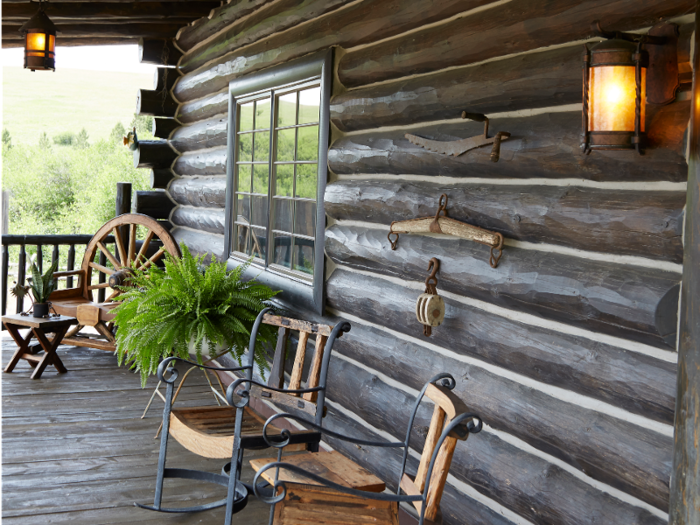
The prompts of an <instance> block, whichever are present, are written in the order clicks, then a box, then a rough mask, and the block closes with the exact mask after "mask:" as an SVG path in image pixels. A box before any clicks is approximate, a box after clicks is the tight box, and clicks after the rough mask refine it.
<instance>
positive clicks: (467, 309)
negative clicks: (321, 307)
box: [326, 268, 676, 424]
mask: <svg viewBox="0 0 700 525" xmlns="http://www.w3.org/2000/svg"><path fill="white" fill-rule="evenodd" d="M438 276H439V274H438ZM421 291H422V290H412V289H410V288H405V287H403V286H400V285H397V284H394V283H390V282H388V281H386V280H385V279H381V278H378V277H370V276H366V275H361V274H357V273H354V272H349V271H347V270H343V269H342V268H337V269H336V270H335V271H334V272H333V275H331V277H330V279H329V280H328V281H327V283H326V294H327V295H326V298H327V299H326V300H327V304H328V306H329V307H331V308H333V309H335V310H337V311H339V312H341V315H342V313H343V312H347V313H352V315H354V316H357V317H360V318H361V319H365V320H366V321H369V322H373V323H376V322H379V323H381V324H382V325H383V326H386V327H389V328H391V329H392V330H397V331H399V332H402V333H405V334H407V335H410V336H413V337H416V338H422V337H423V336H422V333H423V325H421V324H419V323H418V321H417V320H416V315H415V304H416V299H417V298H418V295H419V294H420V292H421ZM439 291H440V285H438V292H439ZM443 300H444V301H445V305H446V310H447V312H446V316H445V321H444V322H443V324H441V325H440V327H438V328H434V329H433V333H432V336H431V338H430V343H431V344H434V345H438V346H440V347H443V348H446V349H448V351H450V352H453V353H455V354H460V355H464V356H467V357H470V358H471V357H475V358H477V359H482V360H484V361H486V362H487V363H492V364H494V365H497V366H499V367H501V368H504V369H506V370H512V371H513V372H516V373H518V374H522V375H524V376H527V377H531V378H533V379H535V380H536V381H540V382H541V383H544V384H548V385H553V386H557V387H560V388H565V389H567V390H572V391H574V392H577V393H579V394H582V395H584V396H588V397H592V398H595V399H599V400H601V401H604V402H606V403H610V404H611V405H613V406H619V407H621V408H624V409H625V410H628V411H630V412H632V413H635V414H640V415H643V416H645V417H649V418H651V419H655V420H657V421H661V422H663V423H667V424H672V422H673V415H674V403H675V384H676V365H675V364H674V363H669V362H667V361H661V360H659V359H655V358H652V357H649V356H646V355H643V354H639V353H637V352H631V351H628V350H624V349H621V348H618V347H615V346H611V345H608V344H605V343H600V342H594V341H591V340H590V339H585V338H583V337H580V336H576V335H571V334H567V333H562V332H555V331H553V330H549V329H546V328H541V327H537V326H532V325H526V324H523V323H519V322H517V321H512V320H510V319H507V318H504V317H500V316H498V315H494V314H492V313H488V312H485V311H483V310H480V309H478V308H475V307H473V306H469V305H466V304H464V303H461V302H458V301H455V300H453V299H450V298H449V297H443ZM353 329H354V328H353Z"/></svg>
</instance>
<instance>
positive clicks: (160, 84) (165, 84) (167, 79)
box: [153, 67, 182, 91]
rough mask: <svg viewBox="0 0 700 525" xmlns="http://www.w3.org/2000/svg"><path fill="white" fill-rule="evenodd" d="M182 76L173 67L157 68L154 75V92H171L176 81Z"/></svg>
mask: <svg viewBox="0 0 700 525" xmlns="http://www.w3.org/2000/svg"><path fill="white" fill-rule="evenodd" d="M181 76H182V73H180V72H179V71H178V70H177V69H175V68H172V67H157V68H156V70H155V72H154V73H153V90H154V91H163V89H165V90H166V91H170V90H171V89H172V88H173V86H174V85H175V81H176V80H177V79H178V78H180V77H181Z"/></svg>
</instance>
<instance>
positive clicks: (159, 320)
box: [114, 245, 277, 386]
mask: <svg viewBox="0 0 700 525" xmlns="http://www.w3.org/2000/svg"><path fill="white" fill-rule="evenodd" d="M181 250H182V258H181V259H177V258H174V257H172V256H170V255H168V254H166V260H165V268H164V269H161V268H157V267H151V268H149V269H148V271H144V270H134V274H133V276H132V277H131V278H130V282H129V287H128V288H124V290H125V292H124V293H123V294H122V295H121V296H120V300H121V301H122V303H121V304H120V305H119V306H118V307H117V308H116V317H115V318H114V322H115V324H116V326H117V333H116V340H117V355H118V359H119V364H120V365H121V364H122V363H123V362H124V361H126V362H130V363H131V368H132V369H135V370H138V371H139V372H140V373H141V383H142V385H144V386H145V384H146V379H147V378H148V376H149V375H151V374H155V373H156V371H157V369H158V364H159V363H160V362H161V360H162V359H165V358H166V357H170V356H177V357H181V358H183V359H188V358H189V354H190V348H193V349H194V353H195V354H196V358H197V361H198V362H200V363H202V351H203V349H204V348H205V347H206V350H207V351H208V352H209V354H210V355H213V353H214V351H215V349H216V348H217V346H219V347H221V346H223V347H224V348H225V349H226V350H228V351H229V352H231V354H232V355H233V356H234V357H235V358H236V359H237V360H238V362H239V363H240V362H241V358H242V356H243V354H244V352H245V350H246V348H247V346H248V341H249V338H250V332H251V330H252V326H253V322H254V321H255V318H256V317H257V315H258V314H259V313H260V311H261V310H262V309H263V308H265V307H266V306H269V304H268V301H269V300H270V299H271V298H272V297H273V296H274V295H275V294H276V293H277V292H273V291H272V290H271V289H270V288H269V287H267V286H265V285H263V284H260V283H257V282H255V281H248V282H244V281H242V280H241V275H242V273H243V271H244V270H245V268H246V267H247V265H243V266H239V267H238V268H236V269H235V270H231V271H228V270H227V269H226V262H218V261H216V259H215V258H212V262H211V264H209V266H207V267H205V266H204V264H203V256H197V257H194V256H192V254H191V253H190V251H189V250H188V249H187V246H185V245H182V246H181ZM276 335H277V332H276V330H275V329H274V328H273V327H271V326H269V325H266V324H263V325H261V327H260V331H259V332H258V338H257V346H256V353H255V360H256V364H257V365H258V367H259V368H260V372H261V374H262V373H263V372H264V369H265V367H267V361H266V359H265V356H264V355H263V352H261V351H259V350H262V347H263V345H265V344H266V343H268V342H272V341H274V340H275V338H276Z"/></svg>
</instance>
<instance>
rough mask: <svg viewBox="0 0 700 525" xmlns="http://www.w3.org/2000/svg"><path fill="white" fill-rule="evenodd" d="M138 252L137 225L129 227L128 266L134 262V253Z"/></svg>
mask: <svg viewBox="0 0 700 525" xmlns="http://www.w3.org/2000/svg"><path fill="white" fill-rule="evenodd" d="M135 251H136V224H135V223H134V224H131V225H129V253H128V255H127V259H126V260H127V266H131V265H132V263H133V262H134V252H135Z"/></svg>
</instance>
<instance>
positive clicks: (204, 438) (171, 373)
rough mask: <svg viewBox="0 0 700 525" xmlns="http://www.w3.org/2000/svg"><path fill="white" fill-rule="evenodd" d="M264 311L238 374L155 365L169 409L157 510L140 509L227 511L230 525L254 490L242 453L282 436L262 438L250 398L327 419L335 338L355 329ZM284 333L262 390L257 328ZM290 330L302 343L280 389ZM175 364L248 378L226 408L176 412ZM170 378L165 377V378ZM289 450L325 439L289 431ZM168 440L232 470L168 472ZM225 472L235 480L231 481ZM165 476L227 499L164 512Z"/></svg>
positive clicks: (228, 395) (229, 397) (310, 432)
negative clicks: (309, 355) (211, 488)
mask: <svg viewBox="0 0 700 525" xmlns="http://www.w3.org/2000/svg"><path fill="white" fill-rule="evenodd" d="M270 310H271V309H270V308H266V309H264V310H263V311H262V312H260V314H259V315H258V317H257V319H256V320H255V324H254V325H253V330H252V333H251V336H250V344H249V348H248V356H247V364H246V365H245V366H241V367H237V368H218V367H217V368H215V367H209V366H203V365H199V364H197V363H192V362H190V361H186V360H184V359H180V358H176V357H170V358H168V359H165V360H163V362H162V363H161V364H160V366H159V367H158V378H159V379H160V380H161V381H163V382H164V383H165V384H166V393H165V409H164V411H163V431H162V435H161V444H160V455H159V458H158V473H157V478H156V493H155V498H154V503H153V505H142V504H140V503H137V505H138V506H139V507H141V508H144V509H148V510H155V511H159V512H198V511H202V510H208V509H213V508H217V507H221V506H224V505H226V507H227V511H226V522H225V523H226V525H230V524H231V516H232V515H233V514H234V513H236V512H238V511H240V510H242V509H243V508H244V507H245V505H246V503H247V498H248V494H249V492H252V486H251V485H247V484H245V483H243V482H241V481H240V473H241V466H242V460H243V452H244V451H245V449H261V448H267V447H269V446H270V445H269V444H268V441H269V440H270V439H272V440H273V441H274V438H272V437H270V436H272V435H273V434H277V435H278V436H280V435H281V434H282V430H281V429H279V428H277V427H275V426H274V425H268V429H267V431H268V438H267V440H266V439H265V438H264V437H263V427H264V425H265V420H264V419H262V418H261V417H260V416H258V415H257V414H256V413H255V412H253V411H252V410H251V409H250V408H249V407H248V403H249V401H250V396H251V395H252V396H255V397H259V398H260V399H262V400H268V401H271V402H273V403H275V404H277V405H279V406H283V407H286V408H287V409H290V410H295V411H299V412H300V413H303V414H306V415H308V416H311V417H313V418H314V421H315V423H316V424H317V425H318V426H319V427H320V426H321V422H322V418H323V415H324V402H325V389H326V377H327V375H328V363H329V361H330V355H331V349H332V347H333V343H334V342H335V340H336V338H337V337H340V335H342V333H343V332H347V331H349V330H350V324H349V323H347V322H343V323H339V324H338V325H336V326H335V328H331V327H330V326H328V325H322V324H313V323H308V322H305V321H299V320H296V319H290V318H287V317H279V316H275V315H272V314H270V313H269V311H270ZM261 323H265V324H268V325H273V326H278V327H280V330H279V336H278V341H277V348H276V351H275V357H274V361H273V365H272V371H271V374H270V378H269V380H268V384H267V385H265V384H262V383H259V382H257V381H255V380H254V379H253V367H254V363H255V361H254V357H255V355H254V354H255V341H256V338H257V334H258V330H259V328H260V324H261ZM291 330H297V331H298V332H299V343H298V345H297V352H296V356H295V360H294V366H293V369H292V374H291V379H290V383H289V385H288V387H287V388H286V389H284V388H283V379H284V363H285V357H286V356H285V353H286V352H285V349H286V343H287V341H288V338H289V336H290V331H291ZM311 335H315V337H316V345H315V354H314V358H313V362H312V363H311V367H310V371H309V374H308V380H307V387H306V388H301V379H302V371H303V369H304V361H305V356H306V346H307V343H308V340H309V336H311ZM176 361H182V362H185V363H189V364H191V365H193V366H197V367H199V368H201V369H205V370H213V371H218V372H222V371H231V372H244V373H245V376H244V378H243V379H241V380H238V381H235V382H234V383H232V384H231V385H230V386H229V387H228V389H227V391H226V399H227V402H228V404H229V406H208V407H197V408H183V409H173V408H172V400H173V390H174V383H175V381H176V379H177V376H178V372H177V370H176V369H175V368H170V366H171V364H174V363H175V362H176ZM166 376H168V377H167V378H166ZM240 381H245V382H246V384H247V385H249V386H248V389H247V390H246V391H245V392H243V393H242V396H243V397H242V401H240V402H238V403H236V402H235V401H234V390H235V389H236V388H237V387H238V385H239V384H240ZM285 435H286V436H287V440H286V441H287V442H288V444H292V445H293V444H301V445H302V446H303V447H304V448H306V449H308V450H317V449H318V443H319V442H320V440H321V434H320V433H319V432H317V431H314V430H301V431H296V432H292V433H289V432H287V431H285ZM168 436H172V437H174V438H175V439H176V440H177V441H178V442H179V443H180V444H181V445H182V446H184V447H185V448H186V449H188V450H190V451H191V452H194V453H195V454H197V455H199V456H203V457H207V458H214V459H228V460H230V464H227V465H226V466H224V469H223V472H222V474H212V473H209V472H202V471H195V470H187V469H171V468H166V467H165V460H166V452H167V443H168ZM227 469H228V470H230V474H228V475H227ZM165 478H187V479H194V480H200V481H207V482H211V483H217V484H219V485H223V486H226V487H227V488H228V493H227V497H226V499H222V500H219V501H216V502H213V503H209V504H206V505H200V506H195V507H179V508H164V507H162V505H161V501H162V493H163V480H164V479H165Z"/></svg>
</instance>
